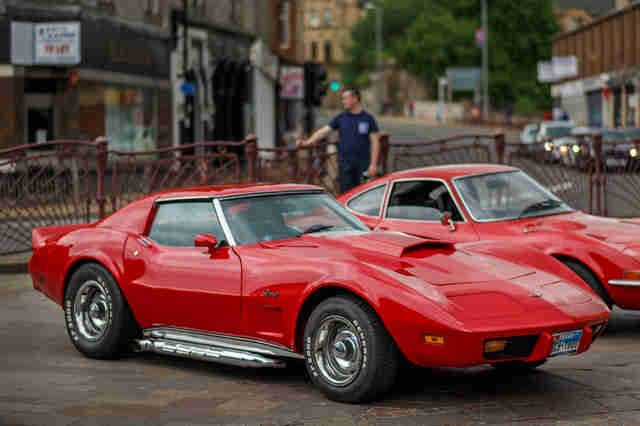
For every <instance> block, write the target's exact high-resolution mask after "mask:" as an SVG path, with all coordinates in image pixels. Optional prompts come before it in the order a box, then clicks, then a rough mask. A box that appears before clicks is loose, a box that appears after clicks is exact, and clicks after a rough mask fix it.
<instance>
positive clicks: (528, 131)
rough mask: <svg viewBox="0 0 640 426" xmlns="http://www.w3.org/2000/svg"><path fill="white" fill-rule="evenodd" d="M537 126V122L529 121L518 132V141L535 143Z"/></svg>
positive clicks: (526, 143)
mask: <svg viewBox="0 0 640 426" xmlns="http://www.w3.org/2000/svg"><path fill="white" fill-rule="evenodd" d="M539 128H540V124H539V123H531V124H527V125H526V126H524V129H522V132H520V141H521V142H522V143H523V144H525V145H529V144H532V143H535V142H536V135H537V134H538V129H539Z"/></svg>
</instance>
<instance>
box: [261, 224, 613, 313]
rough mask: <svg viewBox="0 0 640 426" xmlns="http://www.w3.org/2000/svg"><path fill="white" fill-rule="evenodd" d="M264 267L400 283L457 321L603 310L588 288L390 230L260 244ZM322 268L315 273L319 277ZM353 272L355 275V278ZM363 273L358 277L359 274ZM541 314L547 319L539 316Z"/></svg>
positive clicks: (463, 248)
mask: <svg viewBox="0 0 640 426" xmlns="http://www.w3.org/2000/svg"><path fill="white" fill-rule="evenodd" d="M260 245H261V246H263V247H264V248H268V249H273V250H268V253H270V254H267V256H269V262H268V263H269V264H279V265H282V264H284V263H286V262H288V261H289V259H293V260H294V262H296V264H298V261H299V259H300V256H301V253H304V258H305V266H304V267H306V268H308V269H309V270H310V271H312V273H313V274H315V275H316V276H317V279H327V278H328V277H330V278H329V279H331V280H334V279H338V280H340V279H342V278H347V279H356V280H360V281H362V282H363V284H364V282H368V281H369V280H370V279H374V280H383V281H387V282H388V283H390V284H391V285H393V286H395V285H403V286H405V287H408V288H411V289H413V290H414V291H415V292H417V293H418V294H421V295H423V296H424V297H426V298H427V299H430V300H432V301H434V302H435V303H438V305H439V306H441V307H442V308H443V309H446V310H447V311H448V312H450V313H451V314H452V315H453V316H454V317H455V318H458V319H459V320H461V321H465V320H474V319H475V318H485V319H488V318H495V319H496V320H497V319H498V318H502V319H504V318H507V317H509V318H518V317H523V314H524V317H527V318H529V317H530V315H529V313H532V312H541V311H545V312H548V313H549V315H560V316H561V317H563V318H565V319H566V317H573V318H578V317H580V316H581V315H584V314H585V313H586V312H591V313H593V311H594V310H595V311H598V312H606V307H605V306H604V305H603V304H602V303H601V302H599V301H598V300H597V297H596V296H595V295H594V294H593V293H592V292H591V291H590V290H589V289H587V288H585V287H582V286H580V285H577V284H575V283H571V282H569V281H568V280H565V279H563V278H561V277H559V276H556V275H553V274H551V273H547V272H545V271H543V270H540V269H537V268H535V267H533V266H530V265H519V264H516V263H513V262H509V261H507V260H503V259H502V258H499V257H496V256H492V255H490V254H487V252H485V251H483V250H489V248H488V246H487V245H486V244H482V245H477V246H476V245H474V246H472V247H468V246H467V245H466V244H452V243H449V242H443V241H438V240H427V239H422V238H418V237H414V236H411V235H407V234H402V233H396V232H361V231H357V232H327V233H318V234H312V235H304V236H302V237H301V238H298V239H293V240H282V241H271V242H265V243H260ZM320 271H323V272H322V274H319V272H320ZM354 271H357V273H355V274H354ZM359 274H362V275H359ZM545 315H546V314H545Z"/></svg>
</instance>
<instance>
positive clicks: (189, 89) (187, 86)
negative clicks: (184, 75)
mask: <svg viewBox="0 0 640 426" xmlns="http://www.w3.org/2000/svg"><path fill="white" fill-rule="evenodd" d="M180 90H181V91H182V93H184V94H185V95H194V94H195V93H196V85H195V84H193V83H182V85H181V86H180Z"/></svg>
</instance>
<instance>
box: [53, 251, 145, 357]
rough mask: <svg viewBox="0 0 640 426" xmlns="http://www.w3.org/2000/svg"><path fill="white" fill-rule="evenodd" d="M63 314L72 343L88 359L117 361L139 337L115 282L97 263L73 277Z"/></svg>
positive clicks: (133, 320) (65, 299) (80, 269)
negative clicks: (115, 359) (114, 359)
mask: <svg viewBox="0 0 640 426" xmlns="http://www.w3.org/2000/svg"><path fill="white" fill-rule="evenodd" d="M64 313H65V315H64V318H65V324H66V326H67V333H68V334H69V337H70V338H71V342H72V343H73V344H74V346H75V347H76V349H78V351H80V352H82V353H83V354H84V355H86V356H87V357H89V358H97V359H112V358H117V357H119V356H120V355H122V354H123V353H124V352H126V351H128V349H129V344H130V343H131V341H132V339H133V338H134V337H135V336H136V335H137V334H138V330H139V328H138V325H137V324H136V321H135V319H134V318H133V315H132V314H131V311H130V310H129V305H127V302H126V300H125V298H124V296H123V295H122V292H121V291H120V288H119V287H118V284H117V283H116V280H115V279H114V278H113V276H111V274H110V273H109V271H107V270H106V269H105V268H104V267H102V266H101V265H98V264H96V263H89V264H85V265H82V266H81V267H80V268H78V270H77V271H75V272H74V273H73V275H72V276H71V279H70V281H69V286H68V287H67V291H66V292H65V297H64Z"/></svg>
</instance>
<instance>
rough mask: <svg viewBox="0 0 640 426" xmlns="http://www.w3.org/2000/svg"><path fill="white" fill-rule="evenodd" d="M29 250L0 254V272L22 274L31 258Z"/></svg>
mask: <svg viewBox="0 0 640 426" xmlns="http://www.w3.org/2000/svg"><path fill="white" fill-rule="evenodd" d="M32 254H33V253H32V252H31V251H28V252H24V253H16V254H8V255H5V256H0V274H23V273H26V272H27V265H28V264H29V260H30V259H31V255H32Z"/></svg>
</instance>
